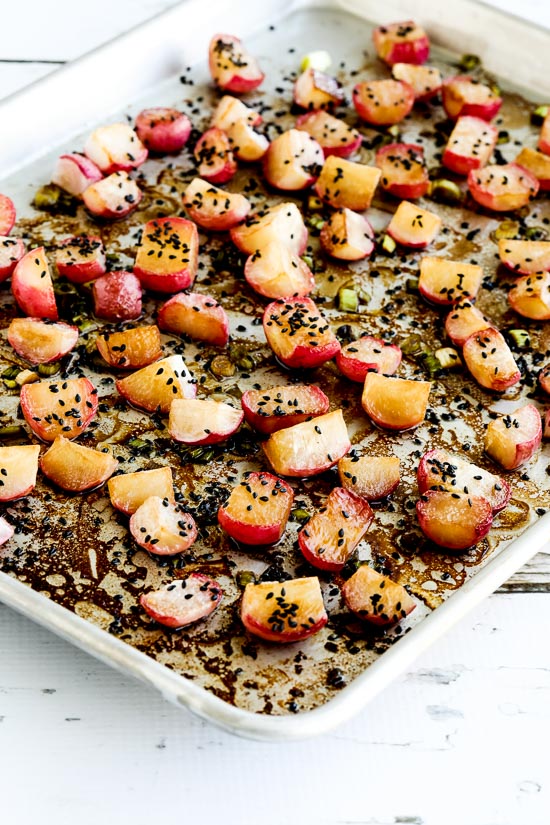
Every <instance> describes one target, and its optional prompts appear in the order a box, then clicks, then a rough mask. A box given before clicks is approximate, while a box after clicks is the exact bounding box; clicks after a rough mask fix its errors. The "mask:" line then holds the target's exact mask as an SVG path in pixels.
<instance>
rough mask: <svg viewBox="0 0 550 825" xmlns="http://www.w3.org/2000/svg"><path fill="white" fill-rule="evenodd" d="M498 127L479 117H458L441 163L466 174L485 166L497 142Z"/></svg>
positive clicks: (458, 173) (460, 173)
mask: <svg viewBox="0 0 550 825" xmlns="http://www.w3.org/2000/svg"><path fill="white" fill-rule="evenodd" d="M497 138H498V129H497V128H496V127H495V126H493V125H492V124H491V123H487V121H486V120H483V119H482V118H480V117H459V118H458V120H457V121H456V123H455V125H454V129H453V131H452V132H451V134H450V135H449V140H448V141H447V146H446V147H445V151H444V152H443V157H442V159H441V163H442V164H443V166H446V167H447V169H450V170H451V171H452V172H456V174H457V175H467V174H468V173H469V172H471V171H472V169H481V168H482V167H483V166H485V165H486V164H487V163H488V162H489V160H490V158H491V155H492V154H493V152H494V149H495V146H496V144H497Z"/></svg>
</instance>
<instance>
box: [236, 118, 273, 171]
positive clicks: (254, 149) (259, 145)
mask: <svg viewBox="0 0 550 825" xmlns="http://www.w3.org/2000/svg"><path fill="white" fill-rule="evenodd" d="M227 135H228V137H229V143H230V145H231V147H232V150H233V153H234V155H235V157H236V158H238V160H242V161H244V162H245V163H255V162H256V161H258V160H261V159H262V158H263V157H264V155H265V153H266V152H267V150H268V149H269V141H268V139H267V138H266V136H265V135H261V134H260V133H259V132H256V131H255V130H254V129H253V128H252V126H250V125H249V124H248V123H247V122H246V120H238V121H237V123H234V124H233V125H232V126H229V128H228V130H227Z"/></svg>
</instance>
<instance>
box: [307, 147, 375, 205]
mask: <svg viewBox="0 0 550 825" xmlns="http://www.w3.org/2000/svg"><path fill="white" fill-rule="evenodd" d="M379 180H380V169H376V168H375V167H374V166H366V165H365V164H363V163H353V161H351V160H345V159H344V158H338V157H335V156H334V155H331V156H330V157H328V158H327V159H326V161H325V164H324V166H323V168H322V170H321V174H320V175H319V178H318V179H317V183H316V184H315V191H316V193H317V195H318V196H319V197H320V198H321V200H322V201H324V202H325V203H328V204H329V205H330V206H333V207H334V208H335V209H339V208H347V209H353V210H354V211H355V212H364V211H365V209H368V208H369V206H370V205H371V203H372V199H373V197H374V193H375V191H376V187H377V186H378V181H379Z"/></svg>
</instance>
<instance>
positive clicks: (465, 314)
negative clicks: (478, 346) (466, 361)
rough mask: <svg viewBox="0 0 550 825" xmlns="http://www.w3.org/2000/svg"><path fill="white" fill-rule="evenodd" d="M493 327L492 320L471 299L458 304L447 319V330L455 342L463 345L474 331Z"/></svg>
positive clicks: (460, 345)
mask: <svg viewBox="0 0 550 825" xmlns="http://www.w3.org/2000/svg"><path fill="white" fill-rule="evenodd" d="M489 327H493V324H492V323H491V321H490V320H489V319H488V318H486V317H485V315H484V314H483V313H482V312H481V310H479V309H478V308H477V307H475V306H474V305H473V304H472V303H471V302H470V301H462V302H461V303H460V304H457V305H456V306H455V307H453V309H452V310H451V312H449V314H448V315H447V317H446V319H445V332H446V333H447V335H448V336H449V338H450V339H451V341H452V342H453V344H455V346H458V347H462V346H464V344H465V343H466V341H467V340H468V338H469V337H470V335H473V334H474V332H480V331H481V330H482V329H488V328H489Z"/></svg>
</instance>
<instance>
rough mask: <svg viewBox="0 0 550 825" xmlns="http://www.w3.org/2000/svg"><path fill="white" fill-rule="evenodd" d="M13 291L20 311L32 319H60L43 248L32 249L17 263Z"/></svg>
mask: <svg viewBox="0 0 550 825" xmlns="http://www.w3.org/2000/svg"><path fill="white" fill-rule="evenodd" d="M11 291H12V292H13V297H14V298H15V300H16V301H17V304H18V305H19V308H20V310H21V311H22V312H23V313H24V314H25V315H28V316H30V317H32V318H47V319H48V320H50V321H57V319H58V318H59V315H58V312H57V305H56V302H55V293H54V291H53V283H52V276H51V274H50V267H49V264H48V260H47V258H46V252H45V250H44V247H43V246H40V247H38V248H37V249H31V250H29V252H27V253H26V254H25V255H23V257H22V258H21V259H20V260H19V261H18V262H17V264H16V266H15V269H14V270H13V273H12V277H11Z"/></svg>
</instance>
